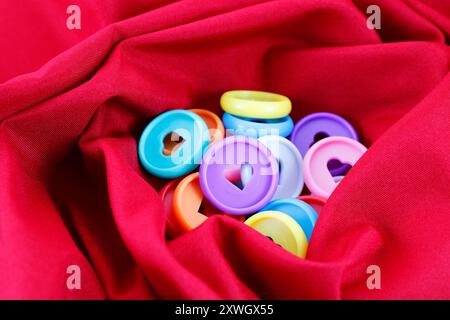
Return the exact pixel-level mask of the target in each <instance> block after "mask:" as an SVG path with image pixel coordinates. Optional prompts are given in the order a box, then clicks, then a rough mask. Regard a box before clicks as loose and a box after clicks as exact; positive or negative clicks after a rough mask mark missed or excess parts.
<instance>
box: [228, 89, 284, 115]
mask: <svg viewBox="0 0 450 320" xmlns="http://www.w3.org/2000/svg"><path fill="white" fill-rule="evenodd" d="M220 105H221V106H222V109H223V110H224V111H225V112H228V113H231V114H233V115H235V116H240V117H246V118H257V119H277V118H283V117H285V116H287V115H289V113H290V112H291V109H292V104H291V101H290V100H289V98H288V97H285V96H283V95H280V94H276V93H270V92H264V91H251V90H233V91H227V92H225V93H224V94H223V95H222V97H221V98H220Z"/></svg>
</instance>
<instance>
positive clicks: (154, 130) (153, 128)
mask: <svg viewBox="0 0 450 320" xmlns="http://www.w3.org/2000/svg"><path fill="white" fill-rule="evenodd" d="M171 132H176V133H177V134H179V135H180V136H181V137H182V138H183V139H184V142H183V144H182V145H181V146H180V147H179V148H178V149H177V150H176V151H174V152H173V153H172V155H170V156H169V155H165V154H163V149H164V138H165V137H166V136H167V135H168V134H170V133H171ZM209 141H210V138H209V132H208V127H207V126H206V123H205V121H203V119H202V118H201V117H200V116H198V115H197V114H195V113H194V112H192V111H188V110H171V111H167V112H164V113H162V114H160V115H158V116H157V117H156V118H154V119H153V120H152V121H151V122H150V123H149V124H148V125H147V127H146V128H145V129H144V131H143V132H142V135H141V138H140V139H139V146H138V155H139V160H140V162H141V164H142V166H143V167H144V168H145V169H146V170H147V171H148V172H150V173H151V174H153V175H155V176H158V177H161V178H177V177H180V176H182V175H185V174H188V173H190V172H192V171H193V170H194V169H195V168H197V167H198V166H199V165H200V162H201V159H202V157H203V154H204V152H205V150H206V148H207V147H208V145H209Z"/></svg>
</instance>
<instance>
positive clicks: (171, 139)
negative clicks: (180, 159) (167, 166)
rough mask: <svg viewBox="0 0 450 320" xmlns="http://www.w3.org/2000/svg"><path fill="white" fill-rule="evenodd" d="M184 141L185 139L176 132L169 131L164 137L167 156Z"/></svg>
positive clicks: (164, 150)
mask: <svg viewBox="0 0 450 320" xmlns="http://www.w3.org/2000/svg"><path fill="white" fill-rule="evenodd" d="M183 143H184V139H183V137H182V136H180V135H179V134H178V133H176V132H170V133H168V134H167V135H166V136H165V137H164V139H163V145H164V148H163V154H164V155H166V156H170V155H172V154H173V153H174V152H175V151H177V150H178V149H180V147H181V145H182V144H183Z"/></svg>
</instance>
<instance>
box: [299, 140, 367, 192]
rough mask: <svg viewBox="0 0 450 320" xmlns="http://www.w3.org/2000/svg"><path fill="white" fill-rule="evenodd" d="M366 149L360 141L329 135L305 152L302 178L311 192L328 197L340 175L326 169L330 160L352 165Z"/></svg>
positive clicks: (339, 179)
mask: <svg viewBox="0 0 450 320" xmlns="http://www.w3.org/2000/svg"><path fill="white" fill-rule="evenodd" d="M366 151H367V148H366V147H364V146H363V145H362V144H361V143H359V142H358V141H356V140H353V139H350V138H345V137H329V138H325V139H323V140H321V141H319V142H317V143H316V144H314V145H313V146H312V147H311V149H309V151H308V152H307V153H306V156H305V158H304V159H303V178H304V179H305V184H306V186H307V187H308V189H309V190H310V191H311V193H312V194H313V195H315V196H319V197H321V198H324V199H328V197H329V196H330V195H331V193H332V192H333V191H334V189H335V188H336V186H337V184H338V182H340V181H341V180H342V177H334V178H333V176H332V175H331V173H330V171H329V170H328V167H327V164H328V162H329V161H330V160H333V159H337V160H339V161H340V162H341V163H344V164H349V165H351V166H354V165H355V163H356V162H357V161H358V159H359V158H360V157H361V156H362V155H363V154H364V152H366Z"/></svg>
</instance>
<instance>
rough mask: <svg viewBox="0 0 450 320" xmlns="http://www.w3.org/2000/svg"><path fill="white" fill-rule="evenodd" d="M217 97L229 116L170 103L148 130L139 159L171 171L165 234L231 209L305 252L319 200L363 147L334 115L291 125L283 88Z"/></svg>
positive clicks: (158, 172)
mask: <svg viewBox="0 0 450 320" xmlns="http://www.w3.org/2000/svg"><path fill="white" fill-rule="evenodd" d="M220 104H221V106H222V109H223V110H224V114H223V116H222V120H221V119H220V118H219V117H218V116H217V115H216V114H214V113H212V112H211V111H208V110H203V109H190V110H171V111H167V112H165V113H162V114H160V115H158V116H157V117H156V118H154V119H153V120H152V121H151V122H150V123H149V124H148V125H147V127H146V128H145V129H144V131H143V133H142V135H141V138H140V141H139V146H138V153H139V160H140V162H141V164H142V166H143V167H144V168H145V169H146V170H147V171H148V172H149V173H151V174H152V175H155V176H157V177H161V178H166V179H173V180H171V181H170V182H169V183H168V184H167V185H166V186H164V187H163V188H162V190H161V191H160V196H161V198H162V201H163V204H164V207H165V210H166V219H167V223H166V233H167V235H168V236H169V237H170V238H175V237H178V236H180V235H182V234H184V233H186V232H188V231H190V230H192V229H194V228H196V227H198V226H199V225H201V224H202V223H203V222H204V221H205V220H206V219H208V217H210V216H212V215H226V216H228V217H231V218H233V219H237V220H238V221H242V222H245V224H246V225H248V226H249V227H251V228H253V229H255V230H257V231H258V232H260V233H261V234H263V235H264V236H266V237H267V238H269V239H270V240H272V241H273V242H275V243H276V244H278V245H279V246H281V247H282V248H284V249H286V250H287V251H289V252H291V253H293V254H294V255H296V256H299V257H302V258H304V257H305V256H306V251H307V247H308V243H309V241H310V239H311V235H312V232H313V230H314V226H315V224H316V221H317V218H318V215H319V214H320V211H321V209H322V207H323V206H324V205H325V202H326V201H327V199H328V198H329V197H330V195H331V193H332V192H333V191H334V190H335V188H336V187H337V185H338V184H339V183H340V182H341V181H342V179H343V178H344V177H345V175H346V174H347V172H348V171H349V170H350V169H351V168H352V166H354V165H355V163H356V162H357V161H358V159H359V158H360V157H361V156H362V155H363V154H364V152H365V151H366V148H365V147H364V146H363V145H362V144H361V143H359V142H358V135H357V133H356V131H355V130H354V128H353V127H352V126H351V125H350V123H349V122H348V121H346V120H345V119H343V118H342V117H340V116H338V115H336V114H332V113H326V112H319V113H313V114H310V115H307V116H306V117H304V118H302V119H301V120H300V121H298V122H297V123H296V124H295V126H294V122H293V120H292V118H291V117H290V116H289V114H290V112H291V109H292V104H291V101H290V100H289V98H287V97H285V96H283V95H279V94H275V93H269V92H262V91H243V90H236V91H228V92H226V93H224V94H223V95H222V97H221V100H220ZM197 169H199V170H198V171H197ZM304 185H306V188H305V187H304Z"/></svg>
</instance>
